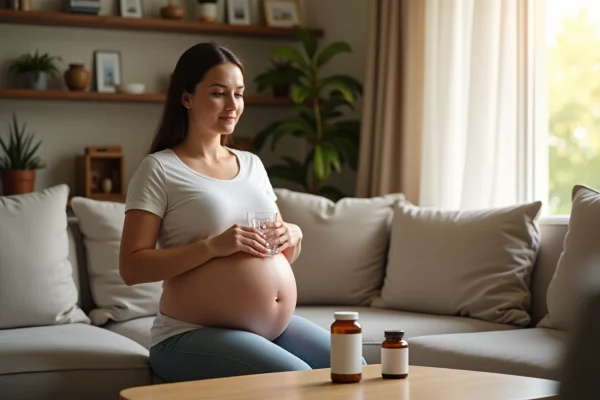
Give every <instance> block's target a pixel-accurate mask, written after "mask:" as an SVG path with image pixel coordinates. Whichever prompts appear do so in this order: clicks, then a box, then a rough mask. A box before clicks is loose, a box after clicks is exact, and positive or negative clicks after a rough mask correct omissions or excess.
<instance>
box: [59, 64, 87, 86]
mask: <svg viewBox="0 0 600 400" xmlns="http://www.w3.org/2000/svg"><path fill="white" fill-rule="evenodd" d="M91 79H92V77H91V74H90V71H88V70H87V69H85V67H84V66H83V64H69V69H68V70H66V71H65V83H66V84H67V87H68V88H69V89H71V90H76V91H81V90H85V89H86V88H87V86H88V85H89V84H90V80H91Z"/></svg>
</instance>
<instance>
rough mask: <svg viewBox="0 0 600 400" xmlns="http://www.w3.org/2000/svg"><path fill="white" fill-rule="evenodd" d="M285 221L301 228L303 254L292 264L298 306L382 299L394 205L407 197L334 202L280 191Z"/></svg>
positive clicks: (350, 199) (281, 208) (350, 303)
mask: <svg viewBox="0 0 600 400" xmlns="http://www.w3.org/2000/svg"><path fill="white" fill-rule="evenodd" d="M275 193H276V194H277V198H278V199H277V205H278V207H279V210H280V211H281V215H282V217H283V220H284V221H285V222H289V223H292V224H296V225H298V226H299V227H300V229H302V232H303V239H302V252H301V254H300V257H299V258H298V259H297V260H296V261H295V262H294V263H293V264H292V269H293V271H294V275H295V277H296V283H297V286H298V304H336V305H354V306H359V305H368V304H369V303H370V302H371V300H372V299H373V298H374V297H375V296H377V295H378V294H379V291H380V289H381V285H382V283H383V269H384V266H385V259H386V254H387V246H388V243H389V235H390V224H391V220H392V214H393V212H392V205H393V204H394V202H396V201H404V199H405V198H404V195H402V194H390V195H386V196H380V197H374V198H344V199H341V200H340V201H338V202H337V203H333V202H332V201H331V200H329V199H327V198H325V197H321V196H316V195H312V194H308V193H300V192H293V191H290V190H287V189H276V190H275Z"/></svg>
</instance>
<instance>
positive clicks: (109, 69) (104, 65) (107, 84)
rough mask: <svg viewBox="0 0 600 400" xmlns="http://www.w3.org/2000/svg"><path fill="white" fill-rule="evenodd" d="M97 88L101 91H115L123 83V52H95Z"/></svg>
mask: <svg viewBox="0 0 600 400" xmlns="http://www.w3.org/2000/svg"><path fill="white" fill-rule="evenodd" d="M94 67H95V71H96V90H97V91H98V92H100V93H115V92H116V91H117V89H116V86H117V85H119V84H120V83H121V53H120V52H118V51H110V50H108V51H107V50H97V51H95V52H94Z"/></svg>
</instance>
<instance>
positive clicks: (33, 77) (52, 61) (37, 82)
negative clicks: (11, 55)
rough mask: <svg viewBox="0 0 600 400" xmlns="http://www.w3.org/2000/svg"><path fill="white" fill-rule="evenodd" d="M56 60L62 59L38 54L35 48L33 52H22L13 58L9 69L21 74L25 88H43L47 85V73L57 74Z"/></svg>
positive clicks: (18, 74)
mask: <svg viewBox="0 0 600 400" xmlns="http://www.w3.org/2000/svg"><path fill="white" fill-rule="evenodd" d="M57 61H62V59H61V58H60V57H56V56H51V55H50V54H48V53H44V54H39V52H38V51H37V50H36V51H35V53H33V54H29V53H27V54H23V55H21V56H20V57H19V58H17V59H16V60H14V61H13V62H12V63H11V65H10V67H9V71H10V72H12V73H14V74H15V75H17V76H22V77H23V78H24V86H25V87H26V88H27V89H37V90H45V89H46V88H47V86H48V78H47V77H48V75H50V76H58V75H59V70H58V66H57Z"/></svg>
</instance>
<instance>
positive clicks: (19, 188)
mask: <svg viewBox="0 0 600 400" xmlns="http://www.w3.org/2000/svg"><path fill="white" fill-rule="evenodd" d="M34 190H35V170H34V169H25V170H14V171H13V170H11V171H2V194H3V195H4V196H11V195H14V194H24V193H31V192H33V191H34Z"/></svg>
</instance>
